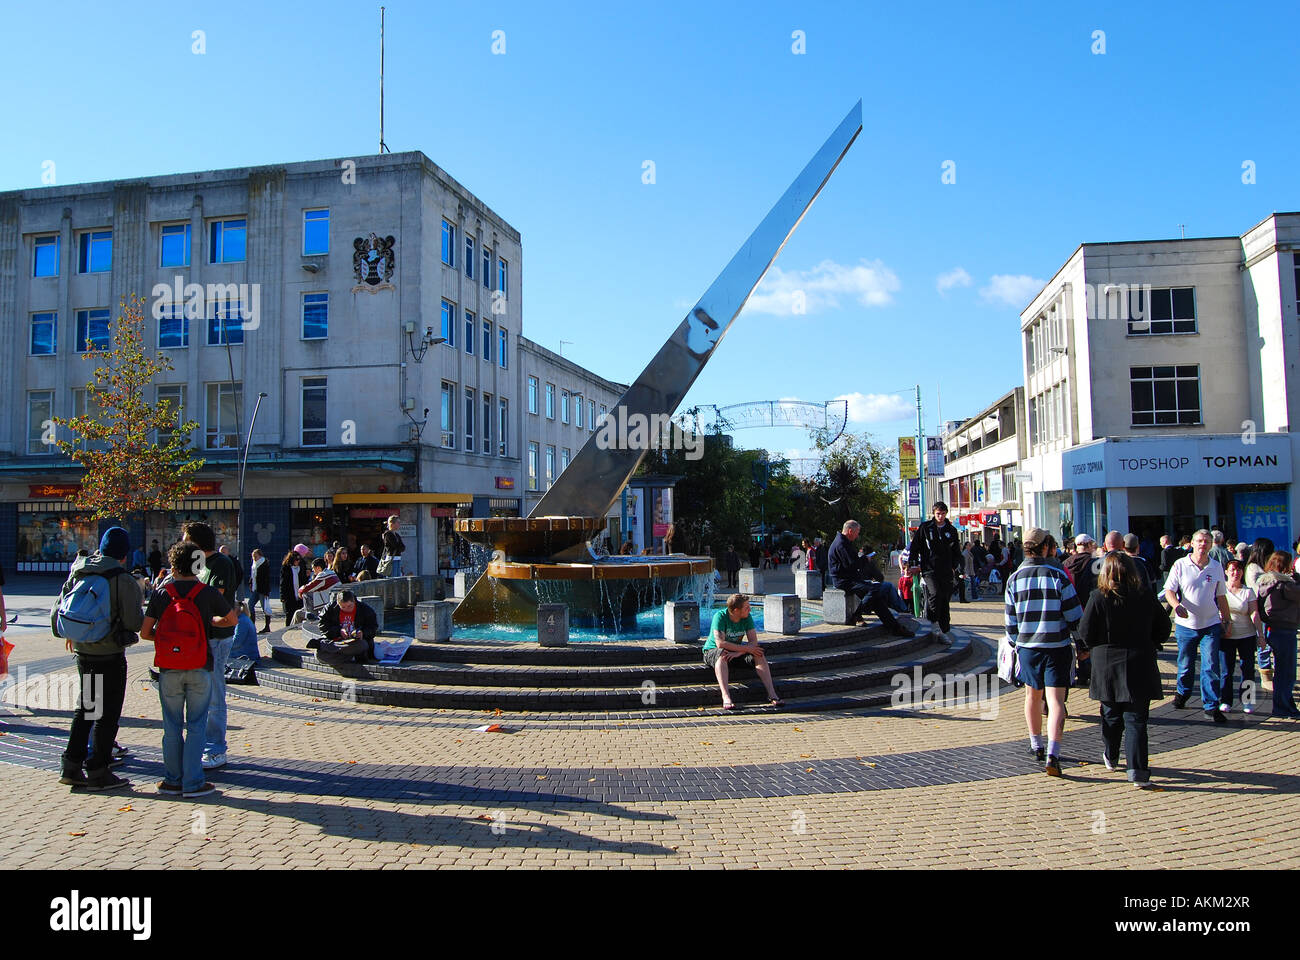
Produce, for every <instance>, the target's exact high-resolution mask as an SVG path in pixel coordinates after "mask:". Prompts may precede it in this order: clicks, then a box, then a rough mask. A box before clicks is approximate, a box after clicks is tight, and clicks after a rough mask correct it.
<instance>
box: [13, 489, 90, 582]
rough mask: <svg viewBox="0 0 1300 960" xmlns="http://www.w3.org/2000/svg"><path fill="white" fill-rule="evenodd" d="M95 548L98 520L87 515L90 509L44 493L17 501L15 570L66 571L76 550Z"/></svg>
mask: <svg viewBox="0 0 1300 960" xmlns="http://www.w3.org/2000/svg"><path fill="white" fill-rule="evenodd" d="M32 489H33V490H37V489H38V488H37V487H33V488H32ZM40 489H45V488H44V487H42V488H40ZM56 495H57V496H60V497H62V496H67V494H66V493H59V494H56ZM98 548H99V522H98V521H97V520H92V519H91V516H90V511H87V510H78V509H76V508H75V507H73V506H72V505H71V504H69V503H67V502H66V501H62V500H53V499H45V498H44V497H41V498H40V499H36V500H29V501H26V502H22V503H19V504H18V541H17V549H16V551H15V554H16V556H15V570H17V571H18V572H19V573H67V571H68V567H69V565H70V564H71V563H72V561H73V560H75V559H76V557H77V551H78V550H85V551H87V552H89V553H94V552H95V551H96V550H97V549H98Z"/></svg>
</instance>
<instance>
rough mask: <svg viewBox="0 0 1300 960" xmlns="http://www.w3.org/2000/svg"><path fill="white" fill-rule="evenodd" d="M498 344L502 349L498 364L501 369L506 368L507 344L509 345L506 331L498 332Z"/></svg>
mask: <svg viewBox="0 0 1300 960" xmlns="http://www.w3.org/2000/svg"><path fill="white" fill-rule="evenodd" d="M497 343H498V344H499V345H500V347H501V350H500V355H499V356H498V357H497V363H499V364H500V365H501V367H502V368H504V367H505V366H506V344H507V340H506V332H505V331H504V330H500V331H498V340H497Z"/></svg>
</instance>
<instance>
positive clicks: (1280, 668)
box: [1268, 627, 1300, 717]
mask: <svg viewBox="0 0 1300 960" xmlns="http://www.w3.org/2000/svg"><path fill="white" fill-rule="evenodd" d="M1268 645H1269V646H1270V647H1272V648H1273V716H1275V717H1300V709H1298V708H1297V707H1296V703H1295V657H1296V631H1295V628H1292V629H1290V630H1282V629H1279V628H1277V627H1269V628H1268Z"/></svg>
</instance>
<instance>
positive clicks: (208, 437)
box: [204, 382, 244, 450]
mask: <svg viewBox="0 0 1300 960" xmlns="http://www.w3.org/2000/svg"><path fill="white" fill-rule="evenodd" d="M207 387H208V404H207V406H208V410H207V413H208V416H207V426H206V428H205V429H204V445H205V446H206V447H207V448H208V449H209V450H238V449H239V420H238V413H239V406H240V401H241V400H242V399H243V394H244V385H243V384H242V383H229V382H227V383H209V384H208V385H207Z"/></svg>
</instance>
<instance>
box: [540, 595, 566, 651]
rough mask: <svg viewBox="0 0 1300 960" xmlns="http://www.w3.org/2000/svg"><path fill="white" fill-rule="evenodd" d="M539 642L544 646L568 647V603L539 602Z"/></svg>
mask: <svg viewBox="0 0 1300 960" xmlns="http://www.w3.org/2000/svg"><path fill="white" fill-rule="evenodd" d="M537 642H538V643H540V644H541V645H542V646H543V647H566V646H568V645H569V606H568V604H565V603H542V604H538V606H537Z"/></svg>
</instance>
